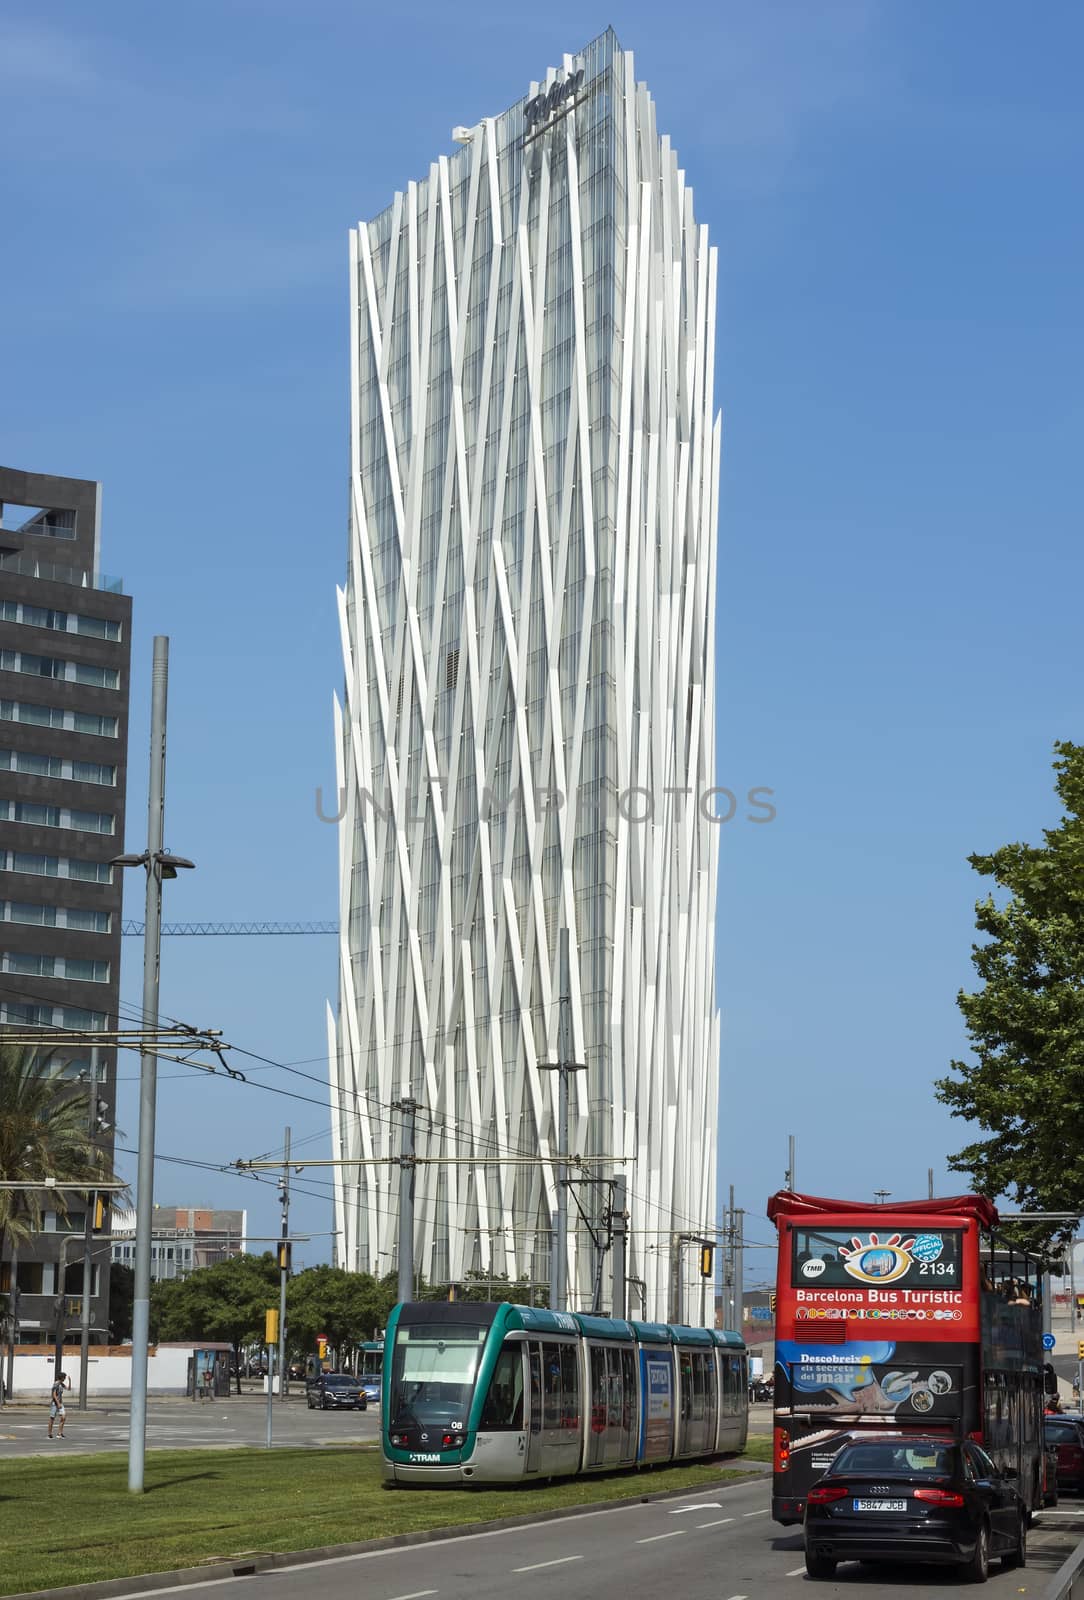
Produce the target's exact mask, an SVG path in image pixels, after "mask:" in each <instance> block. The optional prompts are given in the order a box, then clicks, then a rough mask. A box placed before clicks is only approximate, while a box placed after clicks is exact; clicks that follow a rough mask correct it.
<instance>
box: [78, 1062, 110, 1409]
mask: <svg viewBox="0 0 1084 1600" xmlns="http://www.w3.org/2000/svg"><path fill="white" fill-rule="evenodd" d="M87 1126H88V1130H89V1132H90V1136H91V1138H92V1139H93V1138H94V1136H95V1134H98V1133H101V1132H102V1131H103V1127H104V1123H103V1118H102V1110H101V1106H100V1104H99V1101H98V1047H97V1045H91V1047H90V1094H89V1097H88V1101H87ZM97 1209H98V1196H97V1194H88V1195H87V1213H86V1218H85V1227H84V1229H83V1305H82V1316H81V1317H80V1326H79V1409H80V1411H85V1410H86V1409H87V1383H88V1377H89V1372H90V1290H91V1283H92V1278H93V1272H94V1267H93V1263H92V1261H91V1246H92V1244H93V1240H94V1214H95V1212H96V1211H97ZM100 1287H101V1286H100V1285H99V1289H100Z"/></svg>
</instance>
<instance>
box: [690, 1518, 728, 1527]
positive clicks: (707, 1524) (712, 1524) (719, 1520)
mask: <svg viewBox="0 0 1084 1600" xmlns="http://www.w3.org/2000/svg"><path fill="white" fill-rule="evenodd" d="M733 1521H734V1518H733V1517H717V1518H716V1520H715V1521H714V1522H698V1523H697V1525H696V1526H697V1528H721V1527H722V1525H723V1523H724V1522H733Z"/></svg>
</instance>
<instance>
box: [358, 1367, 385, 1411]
mask: <svg viewBox="0 0 1084 1600" xmlns="http://www.w3.org/2000/svg"><path fill="white" fill-rule="evenodd" d="M358 1382H359V1383H360V1384H361V1387H362V1388H363V1389H364V1390H365V1398H366V1400H368V1402H369V1404H370V1405H371V1406H378V1405H379V1404H380V1374H379V1373H376V1374H374V1373H371V1372H363V1373H362V1375H361V1377H360V1378H359V1379H358Z"/></svg>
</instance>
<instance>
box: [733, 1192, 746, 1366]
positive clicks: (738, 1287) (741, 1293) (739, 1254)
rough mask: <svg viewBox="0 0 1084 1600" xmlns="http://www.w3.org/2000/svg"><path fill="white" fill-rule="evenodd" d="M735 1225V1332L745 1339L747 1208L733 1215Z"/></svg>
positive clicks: (741, 1207)
mask: <svg viewBox="0 0 1084 1600" xmlns="http://www.w3.org/2000/svg"><path fill="white" fill-rule="evenodd" d="M731 1220H732V1222H733V1224H734V1296H735V1299H736V1301H737V1307H736V1311H737V1318H738V1320H737V1321H736V1322H735V1323H734V1324H733V1327H734V1331H735V1332H736V1333H740V1334H741V1336H742V1338H744V1337H745V1208H744V1206H739V1207H738V1209H737V1210H736V1211H735V1212H734V1213H733V1216H732V1219H731Z"/></svg>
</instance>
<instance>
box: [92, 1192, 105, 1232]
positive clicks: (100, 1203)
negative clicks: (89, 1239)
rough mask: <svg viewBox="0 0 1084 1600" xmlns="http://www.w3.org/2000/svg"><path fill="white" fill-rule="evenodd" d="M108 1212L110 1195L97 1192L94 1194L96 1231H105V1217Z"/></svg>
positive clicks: (94, 1226)
mask: <svg viewBox="0 0 1084 1600" xmlns="http://www.w3.org/2000/svg"><path fill="white" fill-rule="evenodd" d="M108 1214H109V1196H108V1195H107V1194H96V1195H95V1196H94V1224H93V1232H94V1233H102V1232H104V1231H105V1219H106V1217H107V1216H108Z"/></svg>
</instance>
